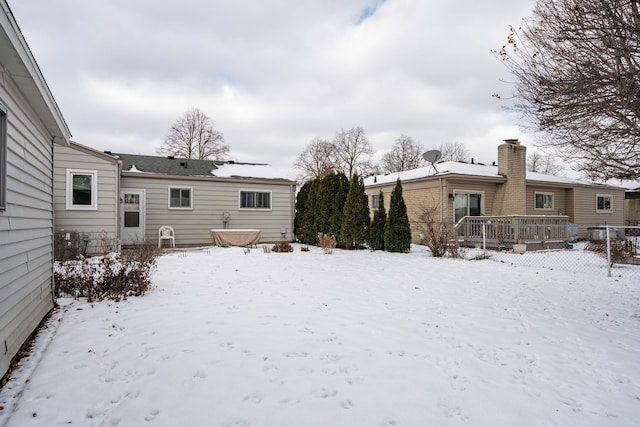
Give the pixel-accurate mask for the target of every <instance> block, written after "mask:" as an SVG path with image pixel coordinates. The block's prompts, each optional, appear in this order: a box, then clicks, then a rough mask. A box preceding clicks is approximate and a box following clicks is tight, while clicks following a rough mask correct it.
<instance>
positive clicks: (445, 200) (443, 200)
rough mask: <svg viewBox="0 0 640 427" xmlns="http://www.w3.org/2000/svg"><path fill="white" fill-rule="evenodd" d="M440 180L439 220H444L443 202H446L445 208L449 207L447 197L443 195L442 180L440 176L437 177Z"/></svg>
mask: <svg viewBox="0 0 640 427" xmlns="http://www.w3.org/2000/svg"><path fill="white" fill-rule="evenodd" d="M438 181H439V182H440V222H444V204H445V203H447V208H448V207H449V206H448V204H449V199H448V198H447V197H445V196H446V195H445V192H444V185H443V182H442V177H440V178H438Z"/></svg>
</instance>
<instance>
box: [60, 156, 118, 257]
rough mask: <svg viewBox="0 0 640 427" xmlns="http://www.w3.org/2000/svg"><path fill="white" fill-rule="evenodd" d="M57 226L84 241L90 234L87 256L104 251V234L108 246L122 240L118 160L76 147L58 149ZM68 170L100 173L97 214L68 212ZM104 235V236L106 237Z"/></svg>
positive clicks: (92, 211) (78, 211)
mask: <svg viewBox="0 0 640 427" xmlns="http://www.w3.org/2000/svg"><path fill="white" fill-rule="evenodd" d="M54 160H55V161H54V164H55V168H54V178H53V195H54V213H55V216H54V223H55V230H56V231H59V230H73V231H78V232H79V234H80V237H82V234H83V233H87V235H88V238H89V241H88V243H87V248H86V251H87V254H88V255H95V254H97V253H100V252H102V251H103V244H101V242H100V241H98V237H100V235H102V234H104V235H105V239H106V242H107V243H109V245H110V244H111V243H113V242H114V241H115V240H116V239H117V238H118V236H119V231H118V215H119V214H118V209H119V203H118V200H119V179H120V177H119V170H118V163H117V160H115V159H109V158H107V157H105V156H101V155H100V154H99V153H96V154H95V155H94V154H92V153H91V152H90V151H89V150H83V149H82V148H78V147H77V146H75V145H71V146H70V147H62V146H55V148H54ZM67 169H86V170H95V171H97V174H98V175H97V177H98V208H97V209H96V210H72V209H67V203H66V201H67V194H66V189H67ZM102 231H104V233H102Z"/></svg>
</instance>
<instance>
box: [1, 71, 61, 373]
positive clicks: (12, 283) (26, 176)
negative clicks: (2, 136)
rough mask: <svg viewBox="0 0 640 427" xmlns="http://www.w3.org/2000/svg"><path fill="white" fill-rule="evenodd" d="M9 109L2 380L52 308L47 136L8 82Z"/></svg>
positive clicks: (4, 93)
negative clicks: (14, 359)
mask: <svg viewBox="0 0 640 427" xmlns="http://www.w3.org/2000/svg"><path fill="white" fill-rule="evenodd" d="M0 102H2V104H3V105H4V106H5V107H6V109H7V130H8V135H7V146H8V150H7V209H6V211H5V212H0V374H3V373H4V372H5V371H6V369H7V367H8V366H9V362H10V360H11V358H12V357H13V356H14V355H15V354H16V353H17V351H18V350H19V348H20V346H21V345H22V343H23V342H24V341H25V340H26V339H27V337H28V336H29V334H31V332H32V331H33V330H34V329H35V327H36V326H37V325H38V323H39V322H40V321H41V320H42V318H43V317H44V316H45V315H46V313H47V312H48V311H49V310H50V309H51V308H52V307H53V299H52V293H51V285H52V282H51V280H52V275H53V259H52V258H53V256H52V255H53V253H52V244H53V206H52V191H53V190H52V174H53V155H52V144H51V136H49V135H47V132H46V131H45V130H44V128H43V126H42V124H41V123H40V122H39V121H38V120H37V119H34V117H36V115H35V113H34V112H33V111H31V110H30V109H29V107H28V104H27V102H26V101H25V100H24V99H23V98H22V97H21V96H20V95H19V92H18V90H17V89H16V88H15V87H14V86H13V84H12V82H11V81H10V80H9V79H7V78H5V79H4V80H2V81H1V82H0Z"/></svg>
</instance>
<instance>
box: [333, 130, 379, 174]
mask: <svg viewBox="0 0 640 427" xmlns="http://www.w3.org/2000/svg"><path fill="white" fill-rule="evenodd" d="M333 143H334V144H335V147H336V168H337V169H338V170H339V171H340V172H343V173H344V174H345V175H347V176H348V177H352V176H353V174H354V173H357V174H358V175H361V176H362V175H366V174H368V173H369V172H370V171H371V170H372V169H373V166H372V164H371V160H370V158H371V155H372V154H373V148H372V147H371V143H370V142H369V140H368V139H367V137H366V135H365V133H364V129H362V128H361V127H360V126H358V127H354V128H351V129H347V130H345V129H342V130H340V132H338V133H336V137H335V139H334V140H333Z"/></svg>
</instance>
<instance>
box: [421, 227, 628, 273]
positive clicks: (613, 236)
mask: <svg viewBox="0 0 640 427" xmlns="http://www.w3.org/2000/svg"><path fill="white" fill-rule="evenodd" d="M485 222H486V223H482V221H480V224H479V222H478V220H477V219H476V220H474V221H472V222H464V221H462V222H458V223H457V224H442V223H438V227H430V228H431V229H433V228H436V229H438V230H448V231H447V233H450V234H449V235H450V236H452V237H453V240H454V242H453V243H452V244H456V245H460V246H462V247H467V248H469V249H468V250H467V253H466V258H475V257H478V258H480V257H488V258H490V259H492V260H495V261H499V262H504V263H508V264H512V265H522V266H529V267H536V268H544V269H549V270H564V271H575V272H580V273H590V274H595V275H599V276H603V277H604V276H609V277H623V278H637V279H640V226H607V225H577V224H563V225H560V224H558V225H545V226H544V227H543V228H542V230H541V227H540V224H531V225H526V224H524V225H523V223H520V222H518V227H519V231H520V236H529V238H525V239H508V238H502V237H496V233H495V230H493V229H492V225H491V223H490V221H489V220H487V221H485ZM413 225H414V226H415V227H416V229H418V230H420V229H423V230H424V229H427V228H429V227H424V225H425V224H424V223H422V224H413ZM523 227H524V228H523ZM529 227H530V228H529ZM561 228H562V229H561ZM469 229H473V233H469ZM505 235H506V233H505ZM420 238H421V240H422V243H425V239H428V238H429V237H428V235H425V234H420ZM450 242H451V241H450Z"/></svg>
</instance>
